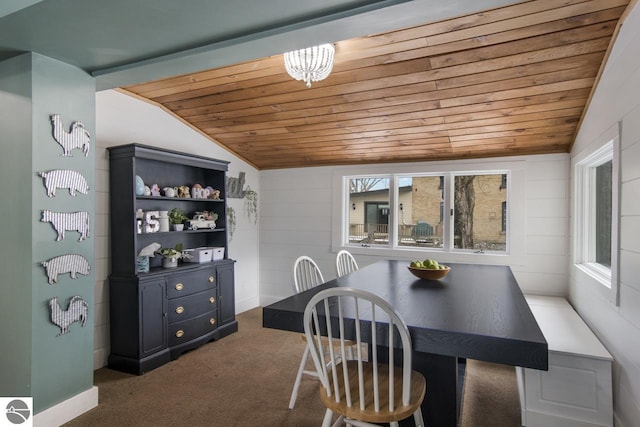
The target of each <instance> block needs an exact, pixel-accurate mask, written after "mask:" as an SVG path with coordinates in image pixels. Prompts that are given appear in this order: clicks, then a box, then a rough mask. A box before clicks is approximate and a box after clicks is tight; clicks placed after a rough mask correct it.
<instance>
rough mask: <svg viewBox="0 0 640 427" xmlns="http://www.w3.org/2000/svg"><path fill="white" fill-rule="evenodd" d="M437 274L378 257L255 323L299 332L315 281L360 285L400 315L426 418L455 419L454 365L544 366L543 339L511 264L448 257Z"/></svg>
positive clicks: (266, 311)
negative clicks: (423, 386)
mask: <svg viewBox="0 0 640 427" xmlns="http://www.w3.org/2000/svg"><path fill="white" fill-rule="evenodd" d="M448 265H449V266H450V267H451V271H450V272H449V274H448V275H447V276H445V277H444V278H442V279H439V280H423V279H419V278H417V277H415V276H414V275H413V274H412V273H411V272H410V271H409V270H408V268H407V266H408V262H407V261H399V260H384V261H379V262H376V263H374V264H371V265H368V266H366V267H363V268H361V269H359V270H357V271H355V272H353V273H351V274H349V275H346V276H344V277H341V278H337V279H334V280H331V281H328V282H326V283H324V284H322V285H320V286H318V287H316V288H313V289H310V290H307V291H305V292H302V293H299V294H296V295H293V296H291V297H288V298H285V299H283V300H281V301H278V302H276V303H274V304H271V305H269V306H266V307H264V308H263V326H264V327H266V328H274V329H281V330H287V331H294V332H303V321H302V318H303V313H304V310H305V307H306V305H307V302H308V301H309V300H310V299H311V297H312V296H313V295H315V294H316V293H317V292H319V291H321V290H322V289H327V288H331V287H336V286H340V287H352V288H358V289H366V290H368V291H370V292H373V293H374V294H377V295H378V296H380V297H382V298H384V299H385V300H387V301H388V302H389V303H391V305H392V306H393V307H394V308H395V309H396V311H397V312H398V313H399V314H400V316H401V317H402V318H403V319H404V321H405V323H406V324H407V326H408V328H409V332H410V334H411V339H412V345H413V367H414V369H416V370H418V371H420V372H422V373H423V375H424V376H425V378H426V379H427V394H426V397H425V400H424V402H423V404H422V412H423V415H424V418H425V423H426V425H428V426H430V427H455V426H457V425H458V418H459V413H460V401H461V395H460V394H461V391H460V388H459V387H458V385H459V383H460V381H459V374H460V373H463V372H464V370H461V369H460V368H459V366H464V364H462V363H461V362H463V361H464V360H466V359H476V360H482V361H486V362H492V363H498V364H504V365H511V366H522V367H526V368H533V369H541V370H547V369H548V347H547V342H546V340H545V338H544V336H543V334H542V332H541V331H540V328H539V327H538V324H537V322H536V320H535V318H534V316H533V314H532V313H531V310H530V309H529V306H528V304H527V302H526V300H525V298H524V295H523V294H522V291H521V289H520V286H519V285H518V282H517V281H516V279H515V277H514V275H513V272H512V271H511V268H510V267H508V266H497V265H479V264H457V263H451V264H448Z"/></svg>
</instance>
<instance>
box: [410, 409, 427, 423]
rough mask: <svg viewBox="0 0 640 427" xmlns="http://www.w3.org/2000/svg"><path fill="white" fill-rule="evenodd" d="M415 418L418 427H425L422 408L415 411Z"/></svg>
mask: <svg viewBox="0 0 640 427" xmlns="http://www.w3.org/2000/svg"><path fill="white" fill-rule="evenodd" d="M413 420H414V421H415V424H416V427H425V426H424V420H423V419H422V409H421V408H418V410H417V411H416V412H414V413H413Z"/></svg>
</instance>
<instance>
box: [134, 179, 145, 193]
mask: <svg viewBox="0 0 640 427" xmlns="http://www.w3.org/2000/svg"><path fill="white" fill-rule="evenodd" d="M144 187H145V185H144V181H143V180H142V178H141V177H140V175H136V196H143V195H144Z"/></svg>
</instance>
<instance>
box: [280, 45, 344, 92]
mask: <svg viewBox="0 0 640 427" xmlns="http://www.w3.org/2000/svg"><path fill="white" fill-rule="evenodd" d="M334 53H335V49H334V47H333V45H331V44H321V45H319V46H313V47H308V48H306V49H300V50H294V51H291V52H287V53H285V54H284V67H285V68H286V69H287V73H289V75H290V76H291V77H293V78H294V79H296V80H302V81H303V82H305V83H306V85H307V87H308V88H310V87H311V82H317V81H320V80H324V79H326V78H327V76H328V75H329V73H331V69H332V68H333V55H334Z"/></svg>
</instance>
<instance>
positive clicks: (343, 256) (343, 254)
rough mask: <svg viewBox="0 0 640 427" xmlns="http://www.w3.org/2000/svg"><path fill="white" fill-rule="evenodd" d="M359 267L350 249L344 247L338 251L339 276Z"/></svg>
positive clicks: (337, 267)
mask: <svg viewBox="0 0 640 427" xmlns="http://www.w3.org/2000/svg"><path fill="white" fill-rule="evenodd" d="M357 269H358V263H357V262H356V259H355V258H354V257H353V255H351V253H350V252H349V251H346V250H344V249H343V250H341V251H340V252H338V255H336V273H338V277H342V276H345V275H347V274H349V273H351V272H353V271H356V270H357Z"/></svg>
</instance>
